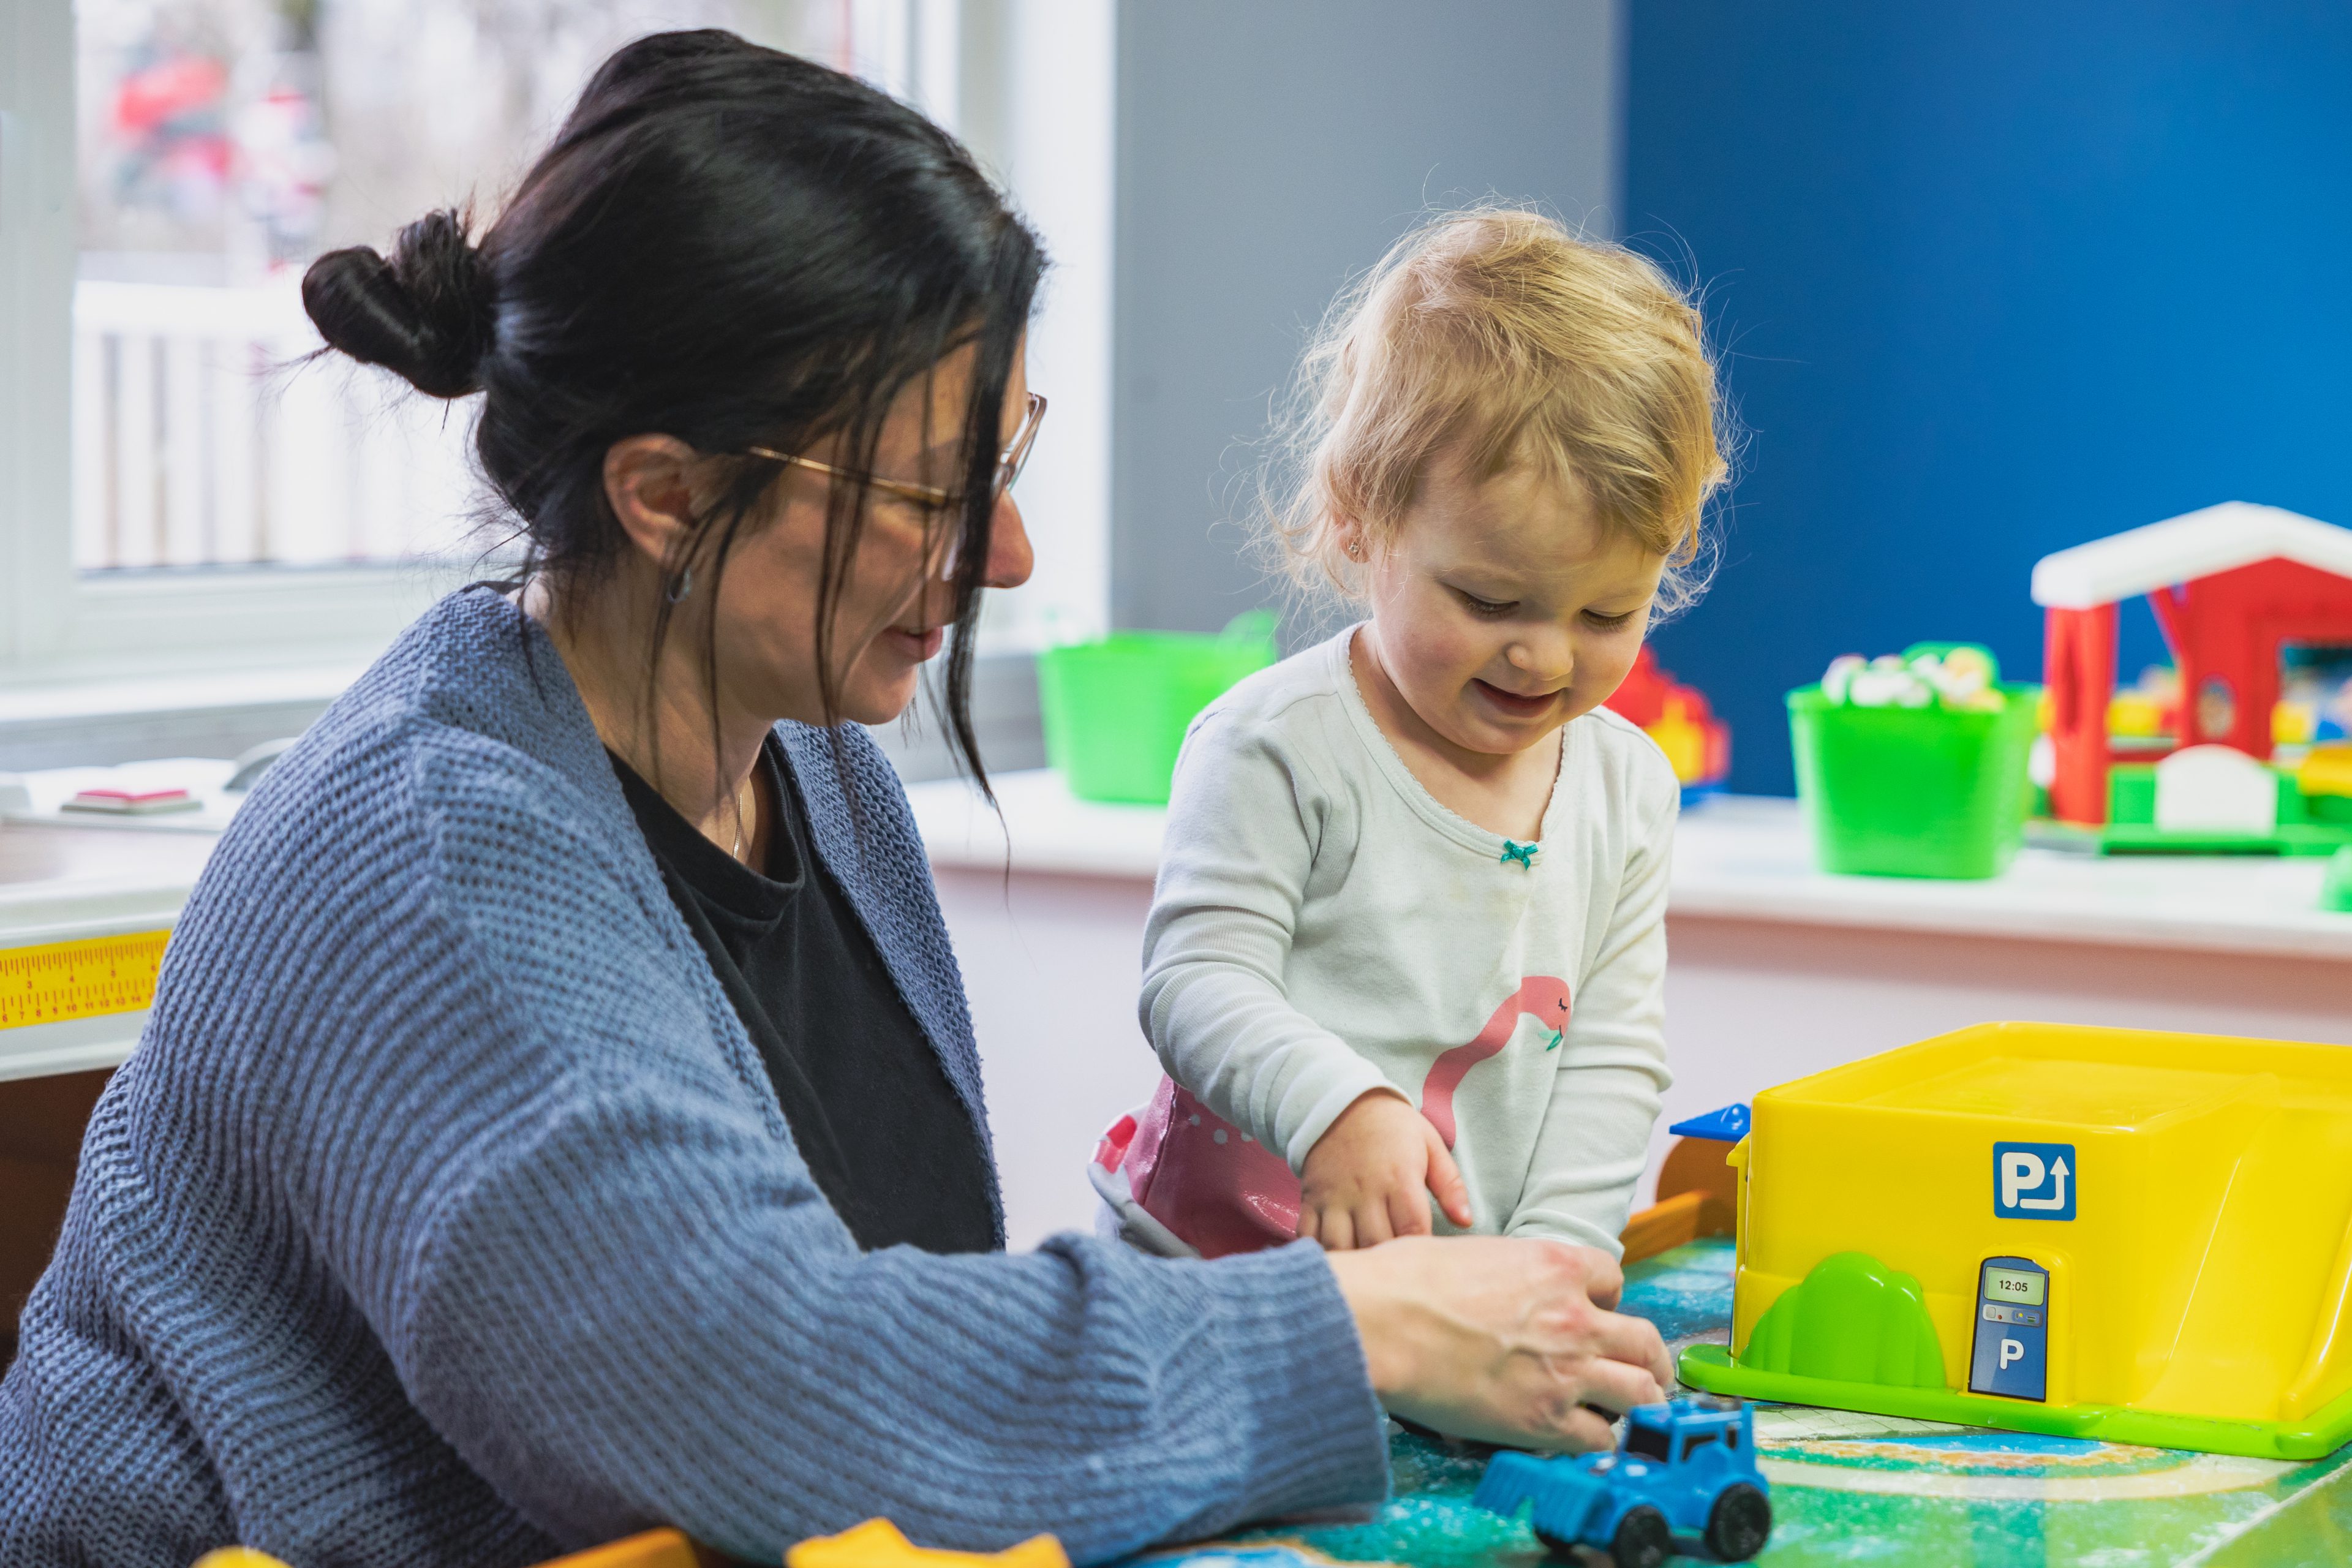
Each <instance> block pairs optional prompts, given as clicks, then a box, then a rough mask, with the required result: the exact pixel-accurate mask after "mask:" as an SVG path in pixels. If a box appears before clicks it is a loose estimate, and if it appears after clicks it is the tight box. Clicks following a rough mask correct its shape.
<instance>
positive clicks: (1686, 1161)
mask: <svg viewBox="0 0 2352 1568" xmlns="http://www.w3.org/2000/svg"><path fill="white" fill-rule="evenodd" d="M1730 1152H1731V1145H1730V1144H1728V1143H1727V1142H1723V1141H1722V1140H1720V1139H1717V1138H1677V1139H1676V1140H1675V1146H1674V1147H1673V1148H1672V1149H1669V1150H1668V1151H1666V1163H1665V1164H1664V1165H1663V1166H1661V1167H1660V1168H1659V1171H1658V1201H1657V1202H1656V1203H1654V1204H1652V1205H1650V1206H1649V1207H1648V1208H1645V1209H1643V1211H1642V1212H1641V1213H1639V1214H1637V1215H1633V1217H1632V1218H1630V1219H1628V1220H1627V1221H1626V1222H1625V1228H1624V1229H1623V1230H1622V1231H1620V1232H1619V1233H1618V1235H1617V1240H1618V1244H1619V1245H1620V1246H1622V1247H1624V1249H1625V1258H1624V1261H1626V1262H1627V1263H1639V1262H1641V1261H1642V1259H1643V1258H1655V1257H1656V1256H1657V1255H1658V1254H1659V1253H1661V1252H1667V1251H1671V1250H1672V1249H1673V1248H1675V1247H1680V1246H1681V1245H1682V1244H1683V1243H1684V1242H1685V1241H1696V1240H1697V1239H1698V1238H1699V1237H1702V1236H1729V1235H1731V1234H1733V1232H1734V1230H1735V1229H1736V1228H1737V1226H1738V1197H1739V1173H1738V1172H1737V1171H1735V1170H1733V1169H1732V1168H1731V1167H1730V1166H1729V1165H1728V1164H1727V1163H1725V1156H1726V1155H1727V1154H1729V1153H1730Z"/></svg>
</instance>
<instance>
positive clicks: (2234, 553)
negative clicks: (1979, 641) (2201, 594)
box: [2033, 500, 2352, 610]
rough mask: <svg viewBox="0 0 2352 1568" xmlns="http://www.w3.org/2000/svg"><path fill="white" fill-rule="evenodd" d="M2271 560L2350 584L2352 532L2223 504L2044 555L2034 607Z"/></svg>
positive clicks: (2082, 604)
mask: <svg viewBox="0 0 2352 1568" xmlns="http://www.w3.org/2000/svg"><path fill="white" fill-rule="evenodd" d="M2273 557H2284V559H2286V560H2289V561H2299V562H2301V563H2303V564H2304V565H2305V566H2310V567H2313V568H2315V569H2316V570H2318V571H2321V572H2327V573H2332V574H2335V575H2336V576H2338V577H2352V528H2338V527H2336V525H2335V524H2333V523H2327V522H2321V521H2319V520H2318V519H2316V518H2309V517H2305V516H2304V515H2303V514H2302V513H2300V512H2293V511H2283V510H2280V509H2279V508H2277V507H2274V506H2254V505H2252V504H2251V503H2249V502H2246V501H2242V500H2226V501H2223V502H2222V503H2221V505H2219V506H2209V507H2207V508H2205V509H2204V510H2201V511H2192V512H2189V513H2187V514H2185V515H2184V516H2180V517H2175V518H2168V519H2166V520H2165V521H2162V522H2151V523H2149V524H2148V525H2147V527H2145V528H2135V529H2131V530H2129V531H2126V532H2123V533H2118V534H2115V535H2113V536H2111V537H2109V538H2106V539H2095V540H2093V541H2091V542H2090V543H2088V544H2077V545H2075V546H2074V548H2073V549H2072V550H2061V551H2059V552H2057V553H2056V554H2054V555H2045V556H2043V557H2042V559H2041V560H2040V561H2038V562H2036V563H2034V567H2033V602H2034V603H2035V604H2037V605H2043V606H2045V607H2048V608H2051V609H2060V610H2087V609H2092V608H2095V606H2097V605H2112V604H2114V603H2116V601H2117V600H2120V599H2129V598H2135V597H2137V596H2138V595H2142V594H2147V593H2152V592H2154V591H2155V590H2157V589H2158V588H2168V587H2171V586H2172V585H2174V584H2179V583H2187V582H2191V581H2193V580H2194V579H2196V578H2199V577H2210V576H2211V575H2213V574H2215V573H2216V572H2227V571H2230V570H2231V569H2232V568H2235V567H2239V566H2251V565H2252V564H2253V563H2255V562H2257V561H2268V560H2271V559H2273Z"/></svg>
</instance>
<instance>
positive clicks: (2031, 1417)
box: [1681, 1345, 2352, 1459]
mask: <svg viewBox="0 0 2352 1568" xmlns="http://www.w3.org/2000/svg"><path fill="white" fill-rule="evenodd" d="M1681 1371H1682V1380H1683V1381H1684V1382H1685V1383H1687V1384H1690V1385H1691V1386H1692V1387H1693V1388H1698V1389H1704V1390H1706V1392H1707V1393H1709V1394H1737V1395H1738V1397H1740V1398H1742V1399H1769V1400H1770V1401H1771V1402H1773V1403H1774V1404H1776V1405H1819V1406H1822V1408H1825V1409H1830V1410H1863V1411H1867V1412H1869V1413H1870V1414H1871V1415H1903V1416H1907V1417H1909V1418H1910V1419H1912V1420H1915V1421H1949V1422H1951V1423H1953V1424H1954V1425H1956V1426H1995V1427H1999V1428H2000V1429H2001V1430H2002V1431H2005V1432H2039V1433H2041V1434H2042V1435H2043V1436H2050V1437H2088V1438H2094V1439H2096V1440H2097V1441H2100V1442H2104V1443H2137V1444H2140V1445H2142V1446H2144V1447H2151V1448H2193V1449H2196V1450H2198V1451H2199V1452H2200V1453H2207V1454H2241V1455H2244V1456H2245V1457H2247V1458H2255V1459H2316V1458H2322V1457H2324V1456H2326V1455H2328V1454H2332V1453H2334V1452H2335V1451H2336V1449H2338V1448H2340V1447H2343V1446H2344V1445H2345V1443H2347V1441H2352V1395H2347V1396H2346V1397H2345V1398H2342V1399H2338V1400H2336V1402H2335V1403H2333V1404H2331V1405H2326V1406H2325V1407H2323V1408H2322V1409H2320V1410H2319V1411H2318V1412H2316V1413H2315V1415H2314V1416H2313V1417H2312V1419H2311V1420H2310V1421H2309V1422H2308V1423H2305V1424H2304V1425H2302V1426H2288V1425H2286V1424H2285V1423H2284V1422H2277V1421H2208V1420H2201V1419H2200V1418H2198V1417H2196V1416H2192V1415H2161V1414H2158V1413H2157V1412H2154V1411H2147V1410H2134V1409H2132V1408H2130V1407H2129V1406H2127V1405H2033V1404H2029V1403H2027V1402H2025V1401H2023V1400H2017V1399H2000V1398H1997V1397H1995V1396H1993V1395H1991V1394H1960V1393H1958V1392H1955V1391H1954V1390H1952V1389H1948V1388H1899V1387H1894V1386H1890V1385H1888V1384H1882V1383H1841V1382H1839V1381H1837V1380H1836V1379H1834V1378H1826V1377H1804V1376H1801V1375H1799V1374H1798V1373H1786V1372H1759V1371H1757V1370H1755V1369H1754V1368H1751V1367H1745V1366H1741V1365H1740V1364H1738V1363H1737V1362H1735V1361H1733V1360H1732V1359H1731V1352H1730V1351H1729V1350H1728V1349H1727V1348H1726V1347H1724V1346H1722V1345H1692V1346H1690V1347H1688V1348H1687V1349H1685V1351H1684V1352H1683V1357H1682V1367H1681Z"/></svg>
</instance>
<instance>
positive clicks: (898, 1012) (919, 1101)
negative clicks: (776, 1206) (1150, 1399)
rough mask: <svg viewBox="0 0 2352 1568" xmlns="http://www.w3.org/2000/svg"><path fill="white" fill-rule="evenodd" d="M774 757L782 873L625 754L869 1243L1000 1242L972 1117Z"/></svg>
mask: <svg viewBox="0 0 2352 1568" xmlns="http://www.w3.org/2000/svg"><path fill="white" fill-rule="evenodd" d="M760 766H761V767H762V768H763V769H765V770H766V771H767V774H768V780H769V783H770V784H771V785H772V794H771V796H770V798H772V799H774V800H777V801H779V802H781V803H782V806H783V809H782V811H780V812H778V813H777V814H776V815H777V818H778V820H777V821H776V822H775V823H773V824H772V825H771V828H770V832H769V835H768V865H767V870H768V872H769V875H767V876H761V874H760V873H759V872H757V871H754V870H752V869H751V868H749V867H747V866H745V865H743V864H742V863H741V862H740V861H739V860H737V859H736V858H734V857H733V856H731V855H729V854H728V853H727V852H726V851H725V850H723V849H721V848H719V847H718V846H717V845H715V844H713V843H711V842H710V840H709V839H708V838H705V837H703V836H702V835H701V834H700V833H698V832H697V831H696V830H695V828H694V826H693V825H692V824H690V823H688V821H687V820H686V818H685V817H683V816H679V815H678V813H677V809H676V808H675V807H673V806H672V805H670V804H669V803H668V802H667V801H666V800H664V799H662V797H661V796H660V795H658V794H657V793H656V792H655V790H654V787H653V786H652V785H651V784H647V783H646V782H645V780H643V779H641V778H639V777H638V776H637V775H636V773H635V772H634V771H633V770H632V769H631V768H630V767H629V765H628V764H627V763H624V762H623V761H621V759H620V758H618V757H614V758H613V772H614V773H615V774H617V775H618V776H619V778H620V781H621V789H622V791H623V792H624V793H625V795H627V796H628V800H629V809H630V810H631V811H633V812H635V814H636V818H637V826H638V828H639V829H640V830H641V831H642V832H643V833H644V834H645V836H646V845H647V847H650V848H651V849H652V850H653V852H654V859H655V860H656V862H658V863H659V864H660V866H661V869H662V878H663V880H665V881H666V882H667V883H668V885H669V896H670V899H671V900H672V901H673V902H675V903H676V904H677V912H678V913H679V914H681V915H683V916H685V917H686V923H687V928H688V930H690V931H693V932H694V935H695V940H696V941H698V942H700V943H701V944H702V950H703V952H705V953H707V954H708V955H709V959H710V967H711V969H712V970H713V972H715V973H717V974H718V976H719V984H720V986H722V987H723V988H724V989H725V990H726V992H727V999H728V1000H729V1001H730V1002H732V1003H733V1004H734V1005H735V1012H736V1014H737V1016H740V1018H741V1019H742V1020H743V1028H744V1030H745V1032H746V1033H748V1034H749V1035H750V1036H751V1044H752V1045H753V1046H755V1047H758V1049H759V1052H760V1057H761V1060H762V1061H764V1062H765V1063H766V1064H767V1067H768V1079H769V1081H770V1082H771V1083H772V1084H773V1085H774V1086H775V1090H776V1099H777V1100H779V1101H781V1102H782V1105H783V1109H784V1120H785V1121H788V1122H790V1123H791V1124H792V1129H793V1141H794V1142H796V1143H798V1144H799V1145H800V1152H801V1155H802V1158H803V1159H804V1160H806V1161H807V1162H808V1167H809V1172H810V1173H811V1174H812V1175H814V1177H815V1178H816V1184H817V1185H818V1187H819V1188H821V1189H822V1190H823V1191H824V1195H825V1197H826V1198H827V1199H828V1200H830V1201H831V1203H832V1204H833V1207H834V1212H835V1213H836V1214H838V1215H841V1217H842V1220H843V1221H844V1223H845V1224H846V1225H847V1226H849V1230H850V1234H851V1235H853V1236H855V1237H856V1238H857V1244H858V1245H859V1246H860V1247H865V1248H866V1249H867V1250H868V1251H871V1250H873V1249H874V1248H876V1247H889V1246H892V1245H894V1244H896V1243H899V1242H905V1243H908V1244H910V1245H912V1246H915V1247H922V1248H924V1249H925V1250H926V1251H929V1252H986V1251H988V1250H990V1249H991V1248H992V1247H994V1246H995V1245H996V1239H995V1237H996V1232H995V1225H994V1221H993V1219H992V1215H991V1214H990V1210H989V1203H988V1166H987V1161H986V1157H985V1156H984V1155H983V1154H982V1152H981V1144H980V1138H979V1134H978V1133H977V1132H976V1131H974V1130H973V1128H972V1124H971V1115H970V1113H969V1112H967V1111H966V1110H965V1109H964V1106H963V1101H962V1100H961V1099H959V1098H958V1097H957V1095H956V1091H955V1086H954V1085H952V1084H950V1082H949V1081H948V1076H947V1072H946V1069H945V1068H941V1067H940V1058H939V1054H938V1053H937V1052H936V1051H934V1050H933V1049H932V1048H931V1043H930V1040H929V1037H926V1036H925V1035H924V1033H923V1030H922V1026H920V1025H919V1024H918V1023H916V1022H915V1016H914V1014H913V1013H912V1012H910V1011H909V1010H908V1006H907V1004H906V1000H905V998H903V997H902V996H900V995H899V994H898V986H897V985H896V984H894V983H893V982H892V980H891V978H890V972H889V970H888V969H887V968H886V967H885V966H884V965H883V963H882V953H881V951H880V950H879V949H877V947H876V946H875V945H874V939H873V937H872V936H871V935H870V934H868V932H867V931H866V926H865V922H864V921H860V920H859V919H858V917H857V911H856V909H854V908H853V907H852V906H851V904H850V902H849V899H848V897H847V895H845V893H843V892H842V890H841V887H840V885H839V884H838V883H836V882H835V880H834V879H833V875H832V873H831V872H829V871H827V870H826V869H825V868H824V863H823V862H822V861H820V860H819V859H818V858H816V857H815V856H814V854H812V853H810V850H809V829H808V813H807V809H806V808H805V807H804V806H803V804H802V802H801V798H800V792H799V790H798V789H797V787H796V786H795V785H794V784H793V782H792V770H791V769H790V768H789V767H786V766H784V765H783V763H782V748H781V747H780V746H779V745H778V744H777V742H776V741H775V740H774V738H773V737H770V739H769V741H768V743H767V745H766V746H765V747H763V748H762V749H761V753H760Z"/></svg>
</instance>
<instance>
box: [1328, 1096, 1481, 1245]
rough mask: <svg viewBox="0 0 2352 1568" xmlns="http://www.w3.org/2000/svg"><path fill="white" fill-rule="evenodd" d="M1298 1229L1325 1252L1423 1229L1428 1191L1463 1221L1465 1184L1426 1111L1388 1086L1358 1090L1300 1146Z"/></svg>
mask: <svg viewBox="0 0 2352 1568" xmlns="http://www.w3.org/2000/svg"><path fill="white" fill-rule="evenodd" d="M1298 1184H1299V1204H1298V1234H1299V1235H1300V1236H1303V1237H1314V1238H1315V1239H1316V1240H1318V1241H1320V1242H1321V1243H1322V1244H1323V1245H1324V1247H1325V1248H1326V1249H1328V1250H1329V1251H1332V1252H1346V1251H1348V1250H1349V1249H1350V1248H1352V1247H1377V1246H1378V1245H1380V1244H1381V1242H1383V1241H1387V1240H1389V1239H1390V1238H1391V1237H1399V1236H1427V1235H1428V1234H1429V1233H1430V1232H1431V1231H1432V1230H1433V1229H1434V1228H1435V1227H1434V1226H1433V1225H1432V1224H1431V1223H1430V1218H1429V1200H1430V1198H1431V1197H1432V1196H1434V1197H1435V1198H1436V1199H1437V1205H1438V1207H1440V1208H1442V1209H1444V1211H1445V1217H1446V1218H1448V1219H1450V1220H1452V1221H1453V1222H1454V1224H1455V1225H1458V1226H1468V1225H1469V1224H1470V1223H1471V1220H1470V1192H1469V1189H1468V1188H1467V1187H1466V1186H1465V1185H1464V1184H1463V1181H1462V1173H1461V1171H1460V1170H1459V1169H1458V1168H1456V1167H1455V1165H1454V1156H1453V1155H1452V1154H1451V1153H1450V1152H1447V1150H1446V1147H1445V1141H1444V1139H1442V1138H1440V1137H1438V1135H1437V1129H1436V1128H1434V1127H1432V1126H1431V1125H1430V1124H1429V1121H1428V1119H1427V1118H1425V1117H1424V1116H1423V1115H1422V1113H1421V1112H1420V1111H1418V1110H1414V1109H1413V1108H1412V1106H1410V1105H1408V1104H1406V1103H1405V1102H1404V1101H1403V1100H1402V1099H1400V1098H1399V1097H1397V1096H1396V1095H1393V1094H1386V1093H1381V1092H1380V1091H1378V1090H1375V1091H1374V1092H1372V1093H1370V1094H1367V1095H1363V1096H1361V1097H1360V1098H1359V1099H1358V1100H1357V1101H1356V1103H1355V1104H1353V1105H1350V1106H1349V1107H1348V1109H1347V1110H1343V1111H1341V1112H1340V1113H1339V1120H1338V1121H1334V1122H1333V1123H1331V1125H1330V1126H1329V1127H1328V1128H1327V1129H1326V1130H1325V1131H1324V1133H1323V1136H1322V1137H1320V1138H1318V1139H1317V1140H1316V1141H1315V1147H1314V1148H1312V1149H1310V1150H1308V1151H1307V1168H1306V1169H1305V1170H1304V1171H1302V1172H1300V1173H1299V1176H1298Z"/></svg>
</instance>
